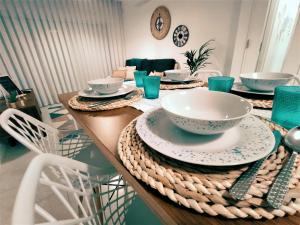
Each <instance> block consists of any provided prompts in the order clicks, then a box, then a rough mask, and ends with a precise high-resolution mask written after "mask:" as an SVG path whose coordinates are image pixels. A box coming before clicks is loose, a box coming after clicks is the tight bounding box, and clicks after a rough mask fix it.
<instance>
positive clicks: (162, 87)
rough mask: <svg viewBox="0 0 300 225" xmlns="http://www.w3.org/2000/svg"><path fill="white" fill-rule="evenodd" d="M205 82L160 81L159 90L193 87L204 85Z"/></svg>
mask: <svg viewBox="0 0 300 225" xmlns="http://www.w3.org/2000/svg"><path fill="white" fill-rule="evenodd" d="M204 86H205V83H204V82H203V81H192V82H189V83H165V82H161V83H160V90H174V89H188V88H195V87H204Z"/></svg>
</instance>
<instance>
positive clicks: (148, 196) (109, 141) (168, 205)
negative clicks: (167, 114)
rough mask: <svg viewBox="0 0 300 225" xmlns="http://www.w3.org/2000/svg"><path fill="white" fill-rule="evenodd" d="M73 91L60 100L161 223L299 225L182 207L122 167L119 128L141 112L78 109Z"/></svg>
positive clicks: (298, 220)
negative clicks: (71, 101)
mask: <svg viewBox="0 0 300 225" xmlns="http://www.w3.org/2000/svg"><path fill="white" fill-rule="evenodd" d="M75 94H76V92H72V93H67V94H61V95H60V96H59V99H60V101H61V102H62V103H63V105H64V106H65V108H66V109H67V110H68V111H69V112H70V114H71V115H72V116H73V117H74V118H75V120H76V121H77V122H78V123H79V124H80V125H81V126H82V127H83V129H85V131H86V133H87V134H88V135H90V137H91V138H92V139H93V140H94V142H95V144H96V145H97V146H98V148H99V149H100V150H101V152H102V153H103V155H104V156H105V157H106V158H107V159H108V160H109V161H110V162H111V163H112V165H113V166H114V167H115V168H116V170H117V171H118V172H119V173H120V174H122V175H123V177H124V178H125V180H126V181H127V182H128V183H129V184H130V185H131V186H132V187H133V188H134V189H135V191H136V192H137V193H138V195H139V197H140V198H141V199H143V200H144V202H145V203H146V204H147V205H148V206H149V207H150V208H151V209H152V210H153V212H154V213H155V214H156V215H157V216H158V217H159V218H160V219H161V221H162V222H163V223H164V224H168V225H169V224H170V225H172V224H180V225H183V224H189V225H193V224H197V225H275V224H280V225H299V224H300V215H299V214H298V215H296V216H286V217H284V218H276V219H273V220H253V219H235V220H230V219H226V218H223V217H211V216H208V215H205V214H199V213H197V212H195V211H193V210H189V209H186V208H185V207H183V206H182V207H181V206H179V205H177V204H175V203H173V202H171V201H170V200H169V199H168V198H166V197H164V196H162V195H161V194H159V193H158V192H157V191H156V190H153V189H151V188H150V187H148V186H147V185H146V184H144V183H143V182H141V181H138V180H137V179H135V178H134V177H133V176H132V175H131V174H130V173H129V171H127V169H126V168H125V167H124V166H123V164H122V162H121V160H120V159H119V157H118V154H117V142H118V138H119V135H120V133H121V131H122V129H123V128H124V127H125V126H126V125H127V124H128V123H129V122H130V121H131V120H133V119H134V118H136V117H137V116H138V115H140V114H141V113H142V112H141V111H139V110H136V109H134V108H132V107H124V108H121V109H115V110H110V111H102V112H80V111H76V110H73V109H71V108H70V107H69V106H68V100H69V99H70V98H71V97H72V96H74V95H75Z"/></svg>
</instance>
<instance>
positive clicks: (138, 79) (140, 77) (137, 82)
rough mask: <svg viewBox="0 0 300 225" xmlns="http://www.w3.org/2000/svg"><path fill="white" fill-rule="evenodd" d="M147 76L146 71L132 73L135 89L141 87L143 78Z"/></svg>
mask: <svg viewBox="0 0 300 225" xmlns="http://www.w3.org/2000/svg"><path fill="white" fill-rule="evenodd" d="M145 76H147V71H134V80H135V85H136V86H137V87H143V78H144V77H145Z"/></svg>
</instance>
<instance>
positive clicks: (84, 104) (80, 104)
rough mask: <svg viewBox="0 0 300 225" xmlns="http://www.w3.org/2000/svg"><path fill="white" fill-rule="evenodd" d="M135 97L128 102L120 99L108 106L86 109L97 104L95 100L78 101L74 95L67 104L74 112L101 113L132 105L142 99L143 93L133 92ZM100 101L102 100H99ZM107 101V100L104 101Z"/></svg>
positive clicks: (140, 91) (138, 90)
mask: <svg viewBox="0 0 300 225" xmlns="http://www.w3.org/2000/svg"><path fill="white" fill-rule="evenodd" d="M135 92H136V95H134V96H133V97H132V98H130V99H129V100H126V99H122V98H120V100H119V101H114V102H112V103H108V104H104V105H99V106H96V107H88V105H90V104H92V103H95V102H98V101H99V100H98V101H97V100H96V99H93V100H91V101H87V100H84V101H82V100H80V97H79V96H78V95H75V96H74V97H72V98H71V99H70V100H69V102H68V104H69V106H70V107H71V108H72V109H76V110H80V111H90V112H91V111H93V112H95V111H103V110H111V109H117V108H122V107H125V106H129V105H130V104H132V103H133V102H136V101H138V100H140V99H141V98H142V97H143V91H142V90H140V89H137V90H135ZM101 100H102V99H101ZM104 100H107V99H104Z"/></svg>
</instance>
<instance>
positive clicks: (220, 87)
mask: <svg viewBox="0 0 300 225" xmlns="http://www.w3.org/2000/svg"><path fill="white" fill-rule="evenodd" d="M233 82H234V78H233V77H227V76H220V77H209V78H208V90H210V91H222V92H230V90H231V88H232V85H233Z"/></svg>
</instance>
